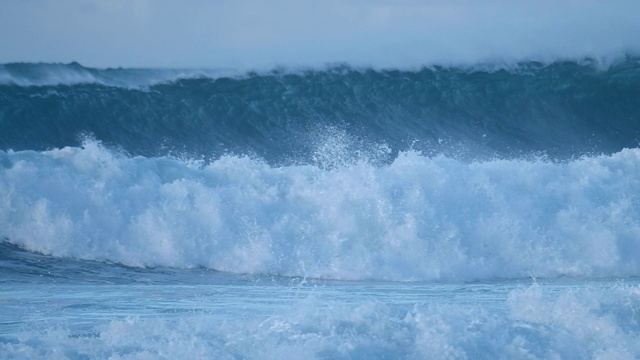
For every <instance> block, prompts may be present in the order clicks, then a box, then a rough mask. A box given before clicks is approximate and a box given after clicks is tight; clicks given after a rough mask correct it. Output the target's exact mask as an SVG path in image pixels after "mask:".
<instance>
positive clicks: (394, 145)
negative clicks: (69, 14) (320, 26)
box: [0, 55, 640, 359]
mask: <svg viewBox="0 0 640 360" xmlns="http://www.w3.org/2000/svg"><path fill="white" fill-rule="evenodd" d="M639 105H640V58H639V57H636V56H632V55H627V56H623V57H620V58H619V59H617V60H615V61H610V62H607V63H603V62H601V61H598V60H596V59H593V58H588V57H585V58H582V59H556V60H552V61H544V62H538V61H520V62H498V61H496V62H481V63H476V64H470V65H447V66H445V65H437V64H436V65H429V66H424V67H414V68H405V69H398V68H384V67H380V68H376V67H357V66H353V65H349V64H334V65H326V66H324V67H321V66H315V67H309V68H284V67H282V68H279V67H276V68H272V69H268V70H261V71H247V72H234V71H229V70H206V69H205V70H197V69H186V70H185V69H151V68H149V69H146V68H100V69H98V68H91V67H86V66H83V65H81V64H79V63H68V64H60V63H7V64H3V65H0V358H3V359H178V358H191V359H637V358H640V146H639V142H640V107H639Z"/></svg>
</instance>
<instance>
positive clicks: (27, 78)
mask: <svg viewBox="0 0 640 360" xmlns="http://www.w3.org/2000/svg"><path fill="white" fill-rule="evenodd" d="M233 74H236V72H235V71H233V70H221V69H220V70H215V69H152V68H106V69H98V68H91V67H85V66H82V65H80V64H79V63H77V62H72V63H68V64H61V63H8V64H0V85H17V86H58V85H64V86H73V85H81V84H98V85H104V86H113V87H122V88H129V89H145V88H148V87H149V86H153V85H157V84H162V83H168V82H174V81H178V80H180V79H193V78H200V77H207V78H213V79H215V78H218V77H222V76H229V75H233Z"/></svg>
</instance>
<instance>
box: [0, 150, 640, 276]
mask: <svg viewBox="0 0 640 360" xmlns="http://www.w3.org/2000/svg"><path fill="white" fill-rule="evenodd" d="M0 154H1V155H2V158H3V160H2V163H3V164H4V165H3V167H4V168H3V170H2V171H1V172H0V185H1V188H2V189H5V190H4V191H2V192H0V223H2V224H5V225H4V227H3V229H4V230H3V231H4V233H3V234H0V235H2V236H6V237H7V238H8V239H9V241H10V242H12V243H14V244H17V245H19V246H21V247H24V248H26V249H29V250H32V251H37V252H41V253H46V254H52V255H55V256H64V257H72V258H78V259H90V260H104V261H110V262H118V263H122V264H126V265H132V266H168V267H185V268H189V267H199V266H202V267H207V268H211V269H216V270H220V271H225V272H230V273H249V274H274V275H282V276H302V277H304V276H307V277H314V278H325V279H345V280H349V279H353V280H358V279H376V280H396V281H439V280H462V281H471V280H478V279H495V278H520V277H527V276H546V277H556V276H567V275H568V276H579V277H583V276H589V277H608V276H628V275H634V274H637V273H638V271H639V270H640V268H639V266H640V264H639V263H638V262H637V259H635V258H634V254H637V253H638V251H640V248H638V243H637V241H636V239H637V238H638V237H639V236H640V224H639V223H638V220H637V219H639V218H640V216H639V215H640V214H638V212H639V211H640V209H639V208H638V205H637V204H638V203H640V202H639V201H638V199H637V196H638V194H640V182H638V180H637V179H636V178H637V176H636V174H638V172H639V171H640V152H639V150H638V149H626V150H623V151H621V152H619V153H615V154H613V155H611V156H595V157H585V158H581V159H578V160H574V161H568V162H562V163H555V162H549V161H544V160H535V159H534V160H492V161H484V162H472V163H465V162H461V161H458V160H455V159H452V158H448V157H444V156H436V157H425V156H423V155H421V154H419V153H417V152H403V153H400V154H399V156H398V158H397V159H395V161H393V163H391V164H388V165H382V166H374V165H371V164H369V163H367V162H366V161H355V162H349V163H344V164H338V165H337V166H336V167H334V168H332V169H322V168H319V167H317V166H315V165H294V166H284V167H272V166H269V165H268V164H266V163H264V162H262V161H258V160H253V159H251V158H248V157H239V156H225V157H222V158H220V159H219V160H216V161H214V162H213V163H211V164H209V165H202V164H200V165H198V164H189V163H185V162H182V161H179V160H173V159H169V158H144V157H134V158H130V157H126V156H123V155H118V154H116V153H112V152H110V151H109V150H106V149H104V148H103V147H101V146H100V145H99V144H98V143H91V142H89V143H85V146H84V148H64V149H58V150H51V151H47V152H42V153H38V152H33V151H25V152H8V153H4V152H3V153H0Z"/></svg>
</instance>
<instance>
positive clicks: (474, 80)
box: [0, 57, 640, 164]
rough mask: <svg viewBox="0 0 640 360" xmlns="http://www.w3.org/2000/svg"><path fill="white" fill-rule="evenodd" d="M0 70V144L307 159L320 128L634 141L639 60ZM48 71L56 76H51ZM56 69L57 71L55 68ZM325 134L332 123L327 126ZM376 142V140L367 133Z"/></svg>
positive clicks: (393, 141)
mask: <svg viewBox="0 0 640 360" xmlns="http://www.w3.org/2000/svg"><path fill="white" fill-rule="evenodd" d="M3 69H4V70H3V71H4V73H2V72H0V74H3V75H0V76H4V77H5V79H4V80H2V81H0V109H1V110H0V149H4V150H8V149H14V150H27V149H31V150H45V149H50V148H60V147H64V146H80V144H81V142H82V141H83V139H85V138H86V137H87V136H88V137H91V138H95V139H96V140H98V141H101V142H102V143H104V144H105V145H108V146H111V147H117V148H120V149H121V150H123V151H125V152H127V153H129V154H131V155H144V156H162V155H166V154H169V153H171V154H187V155H188V156H189V157H193V158H203V159H207V160H215V159H217V158H218V157H220V156H222V155H224V154H229V153H236V154H249V155H252V156H258V157H261V158H263V159H265V160H266V161H268V162H269V163H272V164H292V163H300V162H302V163H309V162H310V161H311V159H312V157H313V154H314V152H315V149H316V148H317V147H318V146H319V143H322V142H323V141H324V140H325V138H326V136H325V135H324V133H326V132H330V133H333V132H336V131H339V132H342V133H344V134H346V135H347V136H348V137H349V138H350V139H353V141H352V143H351V148H352V149H353V150H354V151H365V150H366V149H367V148H368V147H370V146H371V144H384V145H386V146H388V147H389V148H390V150H391V152H390V155H389V158H388V159H387V160H384V161H386V162H388V161H390V160H392V158H393V156H395V155H396V154H397V153H398V152H399V151H407V150H411V149H413V150H421V151H423V152H427V153H430V154H447V155H449V156H453V157H456V158H465V159H468V160H479V159H487V158H491V157H496V156H497V157H500V158H517V157H522V156H527V155H530V154H538V155H540V154H545V155H547V156H550V157H553V158H557V159H570V158H574V157H576V156H581V155H585V154H596V153H606V154H611V153H615V152H618V151H620V150H622V149H623V148H625V147H627V148H631V147H636V146H637V144H638V141H639V139H640V135H639V134H640V110H639V107H638V104H639V103H640V60H639V59H638V58H633V57H629V58H627V59H625V60H623V61H620V62H617V63H614V64H612V65H611V66H609V67H608V68H604V69H602V68H599V67H598V66H596V64H593V63H591V62H589V61H588V60H585V61H583V62H555V63H551V64H542V63H535V62H530V63H521V64H517V65H512V66H510V67H506V66H494V67H493V69H492V67H491V66H489V65H486V66H476V67H469V68H443V67H431V68H423V69H421V70H416V71H401V70H373V69H354V68H350V67H347V66H344V67H334V68H328V69H325V70H308V71H299V72H290V71H284V70H283V71H279V70H278V71H273V72H270V73H260V74H255V73H254V74H247V75H246V76H235V77H224V76H221V75H220V76H215V75H212V74H214V73H215V72H210V73H206V72H204V73H198V72H192V73H187V74H185V73H182V72H179V71H173V72H172V71H168V70H167V71H164V72H162V71H159V70H158V71H155V72H154V71H153V70H127V69H112V70H96V69H90V68H84V67H82V66H80V65H78V64H69V65H52V64H8V65H4V68H3ZM49 78H53V80H48V79H49ZM56 79H58V80H56ZM330 136H331V135H330ZM376 146H377V145H376Z"/></svg>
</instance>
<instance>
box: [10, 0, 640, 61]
mask: <svg viewBox="0 0 640 360" xmlns="http://www.w3.org/2000/svg"><path fill="white" fill-rule="evenodd" d="M0 44H2V47H3V49H2V51H1V52H0V62H2V63H5V62H13V61H29V62H38V61H43V62H70V61H78V62H80V63H82V64H84V65H88V66H96V67H116V66H125V67H233V68H242V69H247V68H264V67H271V66H275V65H285V66H314V65H320V64H324V63H327V62H349V63H352V64H355V65H377V66H399V67H406V66H419V65H424V64H432V63H440V64H445V65H446V64H451V63H455V64H465V63H474V62H479V61H490V60H500V61H514V60H523V59H538V60H548V59H554V58H559V57H584V56H593V57H597V58H602V59H605V60H606V59H607V58H611V57H615V56H618V55H620V54H623V53H624V52H638V51H639V50H640V2H637V1H622V0H614V1H607V2H597V1H588V0H585V1H571V0H565V1H546V0H542V1H521V2H511V1H484V2H480V1H458V2H448V1H437V0H432V1H410V0H404V1H380V0H376V1H367V0H353V1H340V0H327V1H321V2H320V1H308V0H302V1H293V0H274V1H257V0H240V1H230V0H218V1H204V0H185V1H180V2H177V1H171V0H153V1H150V0H127V1H124V0H111V1H100V0H29V1H4V2H2V3H0Z"/></svg>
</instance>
